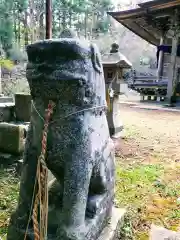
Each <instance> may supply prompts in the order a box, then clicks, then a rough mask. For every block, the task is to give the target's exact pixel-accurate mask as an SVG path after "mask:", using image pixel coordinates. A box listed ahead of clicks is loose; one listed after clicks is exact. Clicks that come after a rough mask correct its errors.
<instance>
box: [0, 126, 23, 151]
mask: <svg viewBox="0 0 180 240" xmlns="http://www.w3.org/2000/svg"><path fill="white" fill-rule="evenodd" d="M24 142H25V131H24V128H23V127H22V126H18V125H15V124H9V123H0V151H2V152H5V153H11V154H20V153H22V152H23V150H24Z"/></svg>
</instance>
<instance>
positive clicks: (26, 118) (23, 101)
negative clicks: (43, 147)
mask: <svg viewBox="0 0 180 240" xmlns="http://www.w3.org/2000/svg"><path fill="white" fill-rule="evenodd" d="M15 115H16V120H17V121H23V122H30V117H31V95H30V94H24V93H16V94H15Z"/></svg>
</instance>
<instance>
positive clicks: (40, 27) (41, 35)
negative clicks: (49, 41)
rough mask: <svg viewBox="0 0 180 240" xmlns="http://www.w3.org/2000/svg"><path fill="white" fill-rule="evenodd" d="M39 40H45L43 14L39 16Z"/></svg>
mask: <svg viewBox="0 0 180 240" xmlns="http://www.w3.org/2000/svg"><path fill="white" fill-rule="evenodd" d="M39 38H40V40H43V39H44V13H43V12H42V13H41V14H40V16H39Z"/></svg>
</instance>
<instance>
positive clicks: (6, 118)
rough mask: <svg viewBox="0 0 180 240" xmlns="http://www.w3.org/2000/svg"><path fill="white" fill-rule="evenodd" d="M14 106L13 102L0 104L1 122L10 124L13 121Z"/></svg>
mask: <svg viewBox="0 0 180 240" xmlns="http://www.w3.org/2000/svg"><path fill="white" fill-rule="evenodd" d="M14 106H15V104H14V103H13V102H6V103H1V102H0V122H10V121H11V120H12V119H13V115H14Z"/></svg>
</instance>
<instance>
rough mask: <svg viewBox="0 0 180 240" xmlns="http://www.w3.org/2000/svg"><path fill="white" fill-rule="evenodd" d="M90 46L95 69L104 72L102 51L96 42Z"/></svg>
mask: <svg viewBox="0 0 180 240" xmlns="http://www.w3.org/2000/svg"><path fill="white" fill-rule="evenodd" d="M90 48H91V61H92V65H93V67H94V70H95V71H97V72H98V73H102V72H103V67H102V63H101V55H100V52H99V50H98V48H97V46H96V45H95V44H91V45H90Z"/></svg>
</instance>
